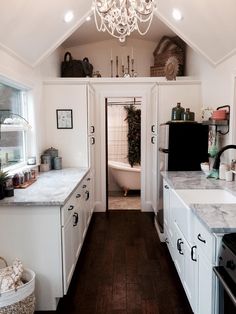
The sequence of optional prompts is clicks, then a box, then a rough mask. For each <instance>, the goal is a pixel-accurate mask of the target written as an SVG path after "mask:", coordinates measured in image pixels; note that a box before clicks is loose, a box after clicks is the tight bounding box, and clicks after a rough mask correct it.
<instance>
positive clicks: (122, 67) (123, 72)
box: [121, 64, 125, 76]
mask: <svg viewBox="0 0 236 314" xmlns="http://www.w3.org/2000/svg"><path fill="white" fill-rule="evenodd" d="M121 71H122V76H124V74H125V66H124V64H122V66H121Z"/></svg>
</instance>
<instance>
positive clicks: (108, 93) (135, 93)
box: [93, 79, 155, 212]
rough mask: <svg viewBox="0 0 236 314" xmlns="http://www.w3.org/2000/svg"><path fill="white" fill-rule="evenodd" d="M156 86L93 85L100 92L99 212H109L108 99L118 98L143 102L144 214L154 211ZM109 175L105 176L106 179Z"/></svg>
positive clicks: (97, 199)
mask: <svg viewBox="0 0 236 314" xmlns="http://www.w3.org/2000/svg"><path fill="white" fill-rule="evenodd" d="M154 85H155V83H140V82H135V81H133V82H132V83H131V82H128V83H127V81H126V80H123V79H122V81H119V82H117V83H115V82H112V83H110V84H109V83H107V84H105V83H103V84H96V83H94V84H93V87H94V89H95V91H96V93H95V94H96V105H95V110H96V120H97V123H96V124H97V131H98V133H99V134H97V135H98V136H97V137H98V140H97V145H96V162H95V167H96V178H95V181H96V183H95V184H96V197H95V199H96V207H95V211H98V212H105V211H106V208H107V205H106V199H107V197H106V173H107V169H106V167H107V165H106V115H105V105H106V104H105V99H106V98H118V97H125V98H126V97H129V98H131V97H132V98H133V97H138V98H141V99H142V104H141V111H142V115H141V160H142V166H141V211H153V210H152V207H151V200H150V167H149V166H150V165H149V162H148V161H149V156H148V152H149V147H150V143H149V142H150V141H149V133H148V132H147V126H148V125H150V121H149V120H150V114H149V110H150V95H151V89H152V87H153V86H154ZM104 174H105V175H104Z"/></svg>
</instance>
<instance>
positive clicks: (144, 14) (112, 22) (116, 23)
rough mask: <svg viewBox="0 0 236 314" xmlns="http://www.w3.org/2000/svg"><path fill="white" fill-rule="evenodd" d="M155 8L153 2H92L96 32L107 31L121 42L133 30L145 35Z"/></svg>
mask: <svg viewBox="0 0 236 314" xmlns="http://www.w3.org/2000/svg"><path fill="white" fill-rule="evenodd" d="M155 7H156V4H155V0H94V3H93V10H94V19H95V23H96V27H97V29H98V31H103V32H105V31H108V33H110V34H111V35H112V36H114V37H116V38H119V40H120V41H121V42H124V41H125V38H126V36H129V35H130V34H131V33H132V32H133V31H134V30H137V31H138V32H139V34H140V35H145V34H146V33H147V31H148V30H149V27H150V25H151V22H152V18H153V11H154V9H155ZM99 18H100V19H99ZM98 20H100V21H98ZM144 24H145V25H144Z"/></svg>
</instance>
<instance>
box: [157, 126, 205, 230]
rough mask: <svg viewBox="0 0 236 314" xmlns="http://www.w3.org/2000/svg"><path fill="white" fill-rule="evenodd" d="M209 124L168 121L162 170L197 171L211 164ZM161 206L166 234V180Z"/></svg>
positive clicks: (159, 219) (164, 129)
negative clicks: (202, 164)
mask: <svg viewBox="0 0 236 314" xmlns="http://www.w3.org/2000/svg"><path fill="white" fill-rule="evenodd" d="M208 131H209V130H208V125H203V124H201V123H197V122H184V121H179V122H168V123H164V124H161V125H160V128H159V162H160V171H165V170H168V171H197V170H201V168H200V164H201V162H206V161H208V158H209V157H208ZM159 183H160V184H159V206H158V211H157V215H156V217H155V219H156V221H157V225H158V228H159V231H160V232H163V187H162V185H163V180H162V176H160V178H159Z"/></svg>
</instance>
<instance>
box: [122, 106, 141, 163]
mask: <svg viewBox="0 0 236 314" xmlns="http://www.w3.org/2000/svg"><path fill="white" fill-rule="evenodd" d="M124 108H125V110H126V113H127V116H126V119H125V120H126V121H127V122H128V135H127V137H128V156H127V158H128V161H129V164H130V165H131V167H133V166H134V165H135V164H139V165H140V162H141V110H140V109H136V107H135V106H134V105H130V106H125V107H124Z"/></svg>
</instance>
